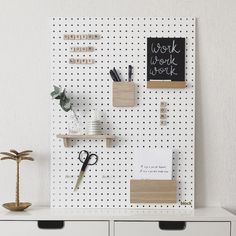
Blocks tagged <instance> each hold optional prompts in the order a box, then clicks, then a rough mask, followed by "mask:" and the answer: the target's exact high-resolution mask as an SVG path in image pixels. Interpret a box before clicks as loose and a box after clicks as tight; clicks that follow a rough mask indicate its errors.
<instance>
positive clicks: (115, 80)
mask: <svg viewBox="0 0 236 236" xmlns="http://www.w3.org/2000/svg"><path fill="white" fill-rule="evenodd" d="M110 75H111V78H112V80H113V81H114V82H119V81H118V80H117V78H116V75H115V74H114V72H113V71H112V70H110Z"/></svg>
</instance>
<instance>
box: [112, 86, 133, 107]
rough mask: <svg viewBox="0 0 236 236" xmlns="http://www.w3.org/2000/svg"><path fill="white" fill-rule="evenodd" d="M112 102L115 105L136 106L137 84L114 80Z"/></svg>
mask: <svg viewBox="0 0 236 236" xmlns="http://www.w3.org/2000/svg"><path fill="white" fill-rule="evenodd" d="M112 104H113V106H114V107H133V106H135V84H134V83H133V82H113V84H112Z"/></svg>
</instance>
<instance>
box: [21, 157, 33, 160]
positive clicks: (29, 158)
mask: <svg viewBox="0 0 236 236" xmlns="http://www.w3.org/2000/svg"><path fill="white" fill-rule="evenodd" d="M21 160H22V161H24V160H28V161H33V160H34V158H33V157H22V158H21Z"/></svg>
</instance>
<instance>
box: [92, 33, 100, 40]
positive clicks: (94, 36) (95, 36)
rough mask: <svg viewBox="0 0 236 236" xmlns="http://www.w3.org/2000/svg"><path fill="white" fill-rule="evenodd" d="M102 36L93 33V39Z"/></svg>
mask: <svg viewBox="0 0 236 236" xmlns="http://www.w3.org/2000/svg"><path fill="white" fill-rule="evenodd" d="M100 38H101V37H100V35H99V34H94V35H93V39H95V40H98V39H100Z"/></svg>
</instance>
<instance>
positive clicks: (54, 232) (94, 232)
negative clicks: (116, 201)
mask: <svg viewBox="0 0 236 236" xmlns="http://www.w3.org/2000/svg"><path fill="white" fill-rule="evenodd" d="M108 229H109V224H108V222H106V221H64V227H63V228H61V229H46V228H45V229H41V228H39V227H38V222H37V221H0V235H7V236H16V235H33V236H108V235H109V234H108Z"/></svg>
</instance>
